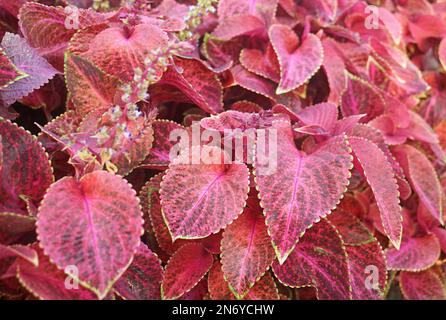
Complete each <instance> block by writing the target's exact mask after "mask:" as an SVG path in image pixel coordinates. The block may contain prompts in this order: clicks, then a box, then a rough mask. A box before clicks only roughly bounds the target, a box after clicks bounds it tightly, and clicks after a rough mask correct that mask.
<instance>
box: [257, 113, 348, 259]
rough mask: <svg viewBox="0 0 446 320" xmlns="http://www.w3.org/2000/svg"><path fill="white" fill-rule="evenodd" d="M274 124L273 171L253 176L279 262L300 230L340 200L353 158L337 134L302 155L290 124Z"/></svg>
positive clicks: (317, 219) (285, 255)
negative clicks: (274, 154) (275, 150)
mask: <svg viewBox="0 0 446 320" xmlns="http://www.w3.org/2000/svg"><path fill="white" fill-rule="evenodd" d="M275 124H276V126H275V128H276V129H277V130H278V133H277V134H278V136H279V137H281V138H280V140H279V141H277V170H276V171H275V172H274V173H272V174H269V175H257V177H256V180H257V186H258V188H259V195H260V199H261V204H262V207H263V208H264V212H265V215H266V224H267V226H268V232H269V234H270V236H271V238H272V242H273V246H274V249H275V250H276V255H277V257H278V259H279V261H280V262H281V263H283V262H285V260H286V259H287V257H288V255H289V254H290V253H291V252H292V250H293V248H294V246H295V245H296V242H297V241H298V240H299V238H300V237H301V236H302V235H303V234H304V232H305V230H307V229H308V228H310V227H311V226H312V225H313V224H314V223H316V222H318V221H319V220H320V219H321V218H323V217H325V216H326V215H328V214H329V213H330V212H331V210H332V209H334V208H335V206H336V205H337V204H338V202H339V201H340V200H341V198H342V196H343V194H344V192H345V190H346V188H347V185H348V180H349V178H350V169H351V168H352V157H351V156H350V154H349V152H350V150H349V147H348V146H347V145H346V142H345V140H344V138H343V137H342V136H340V137H336V138H333V139H331V140H329V141H327V142H326V143H324V144H323V145H321V146H320V147H319V148H318V149H317V150H316V151H315V152H314V153H311V154H305V153H304V152H302V151H299V150H298V149H297V148H296V146H295V143H294V140H293V134H292V132H291V127H290V126H289V124H287V123H286V122H276V123H275ZM256 161H257V163H256V167H258V165H259V164H258V159H256Z"/></svg>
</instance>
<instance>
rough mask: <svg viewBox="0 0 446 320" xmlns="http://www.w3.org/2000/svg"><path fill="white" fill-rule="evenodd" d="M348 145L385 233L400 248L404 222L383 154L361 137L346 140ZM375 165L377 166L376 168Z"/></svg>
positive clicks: (394, 184) (391, 174)
mask: <svg viewBox="0 0 446 320" xmlns="http://www.w3.org/2000/svg"><path fill="white" fill-rule="evenodd" d="M348 141H349V144H350V146H351V148H352V150H353V153H354V155H355V157H356V159H357V160H358V161H359V163H360V165H361V167H362V169H363V171H364V175H365V176H366V178H367V182H368V183H369V184H370V187H371V188H372V191H373V195H374V196H375V200H376V202H377V204H378V208H379V211H380V213H381V221H382V224H383V227H384V230H385V232H386V234H387V236H388V237H389V239H390V241H391V242H392V243H393V245H394V246H395V247H396V248H399V246H400V243H401V237H402V232H403V219H402V216H401V207H400V203H399V193H398V185H397V182H396V180H395V178H394V174H393V169H392V166H391V165H390V163H389V162H388V161H387V159H386V155H385V154H384V152H383V151H382V150H381V149H380V148H379V147H378V146H377V145H375V144H374V143H372V142H371V141H369V140H367V139H364V138H360V137H349V138H348ZM377 163H379V164H380V165H379V166H377V165H376V164H377Z"/></svg>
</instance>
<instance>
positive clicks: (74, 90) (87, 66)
mask: <svg viewBox="0 0 446 320" xmlns="http://www.w3.org/2000/svg"><path fill="white" fill-rule="evenodd" d="M65 76H66V83H67V89H68V91H69V92H70V93H71V96H72V99H73V100H72V101H73V103H74V106H75V107H76V112H77V113H78V114H81V115H85V114H87V113H89V112H91V111H94V110H103V111H105V110H107V109H108V108H110V107H111V106H112V105H113V103H114V101H115V96H116V93H117V89H118V88H119V87H120V86H121V85H122V84H121V82H120V81H119V80H118V79H117V78H115V77H113V76H110V75H108V74H106V73H104V72H103V71H102V70H100V69H99V68H98V67H96V66H95V65H93V64H92V63H91V62H89V61H88V60H86V59H84V58H81V57H80V56H77V55H75V54H69V53H68V54H67V55H66V56H65Z"/></svg>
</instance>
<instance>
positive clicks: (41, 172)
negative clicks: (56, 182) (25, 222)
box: [0, 118, 54, 214]
mask: <svg viewBox="0 0 446 320" xmlns="http://www.w3.org/2000/svg"><path fill="white" fill-rule="evenodd" d="M0 137H1V139H0V143H1V145H2V147H1V150H2V152H1V154H0V155H1V156H2V160H1V165H0V174H1V179H0V212H14V213H19V214H26V210H27V209H26V202H27V201H30V202H32V203H34V204H38V202H39V201H40V200H41V199H42V198H43V195H44V194H45V191H46V189H47V188H48V187H49V185H50V184H51V183H52V181H53V179H54V178H53V174H52V169H51V165H50V163H49V160H48V155H47V154H46V153H45V150H43V148H42V146H41V145H40V144H39V143H38V142H37V139H36V138H35V137H33V136H32V135H31V134H29V133H28V132H26V131H25V130H24V129H23V128H20V127H18V126H17V125H15V124H13V123H11V122H9V121H7V120H3V119H1V118H0Z"/></svg>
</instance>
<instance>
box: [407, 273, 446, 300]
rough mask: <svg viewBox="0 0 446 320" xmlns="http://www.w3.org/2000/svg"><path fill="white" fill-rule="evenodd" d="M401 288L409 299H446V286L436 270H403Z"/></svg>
mask: <svg viewBox="0 0 446 320" xmlns="http://www.w3.org/2000/svg"><path fill="white" fill-rule="evenodd" d="M400 288H401V292H402V293H403V296H404V298H406V299H407V300H446V287H445V285H444V282H443V280H442V279H441V277H440V276H439V275H438V274H437V273H435V271H434V270H432V269H429V270H425V271H421V272H401V273H400Z"/></svg>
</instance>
